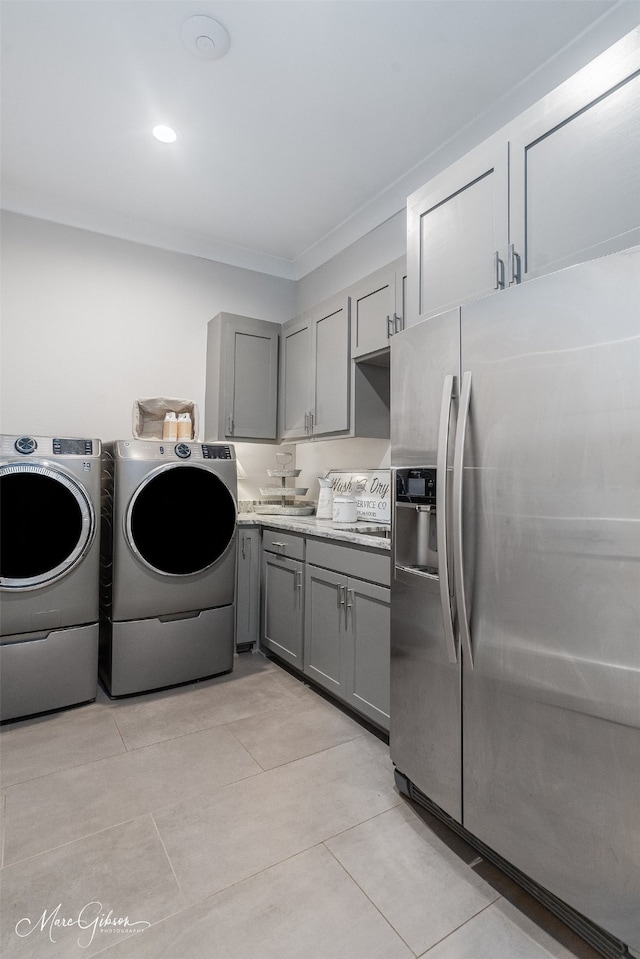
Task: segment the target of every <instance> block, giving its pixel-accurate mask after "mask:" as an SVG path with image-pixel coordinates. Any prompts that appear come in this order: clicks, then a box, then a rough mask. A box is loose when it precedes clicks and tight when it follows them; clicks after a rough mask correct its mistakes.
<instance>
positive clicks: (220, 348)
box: [204, 313, 280, 441]
mask: <svg viewBox="0 0 640 959" xmlns="http://www.w3.org/2000/svg"><path fill="white" fill-rule="evenodd" d="M279 332H280V324H279V323H270V322H268V321H266V320H257V319H253V318H252V317H247V316H238V315H237V314H235V313H219V314H218V315H217V316H215V317H214V318H213V319H212V320H211V321H210V322H209V326H208V330H207V380H206V393H205V424H204V425H205V438H206V439H212V440H213V439H230V440H233V439H236V440H239V439H242V440H261V441H265V440H276V439H277V435H278V432H277V427H278V338H279Z"/></svg>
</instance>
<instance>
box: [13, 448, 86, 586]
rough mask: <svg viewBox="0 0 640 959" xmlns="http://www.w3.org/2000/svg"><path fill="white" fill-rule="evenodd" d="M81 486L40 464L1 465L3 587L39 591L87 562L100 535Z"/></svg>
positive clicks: (66, 475)
mask: <svg viewBox="0 0 640 959" xmlns="http://www.w3.org/2000/svg"><path fill="white" fill-rule="evenodd" d="M95 530H96V522H95V511H94V509H93V505H92V503H91V501H90V500H89V498H88V497H87V494H86V493H85V491H84V489H83V488H82V486H80V484H79V483H77V482H76V480H75V479H74V478H73V477H72V476H70V475H68V474H66V473H63V472H61V471H60V470H58V469H54V468H53V467H50V466H46V465H44V464H41V463H8V464H5V465H3V466H0V587H2V588H3V589H14V590H21V589H36V588H37V587H39V586H44V585H47V584H49V583H52V582H54V581H55V580H57V579H60V578H61V577H62V576H65V575H66V574H67V573H69V572H71V570H72V569H74V567H75V566H77V564H78V563H79V562H80V561H81V560H82V558H83V557H84V555H85V553H86V552H87V550H88V549H89V547H90V546H91V543H92V542H93V538H94V536H95Z"/></svg>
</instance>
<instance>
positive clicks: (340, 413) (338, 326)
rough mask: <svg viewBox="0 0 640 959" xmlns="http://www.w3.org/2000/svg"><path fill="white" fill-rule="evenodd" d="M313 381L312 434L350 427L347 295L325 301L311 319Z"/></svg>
mask: <svg viewBox="0 0 640 959" xmlns="http://www.w3.org/2000/svg"><path fill="white" fill-rule="evenodd" d="M312 376H313V380H314V384H315V395H314V403H313V407H312V410H311V414H312V417H313V419H312V421H311V432H312V433H339V432H344V431H345V430H348V429H349V298H348V297H340V298H339V299H338V300H335V301H332V302H331V303H330V304H327V305H326V306H325V308H324V309H323V310H322V311H321V313H320V314H319V315H318V316H315V317H314V319H313V369H312Z"/></svg>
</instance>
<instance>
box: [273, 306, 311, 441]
mask: <svg viewBox="0 0 640 959" xmlns="http://www.w3.org/2000/svg"><path fill="white" fill-rule="evenodd" d="M311 329H312V328H311V320H310V319H302V320H297V321H296V322H294V323H290V324H286V325H285V327H284V328H283V331H282V391H281V397H280V405H281V428H280V436H281V438H282V439H293V438H295V437H299V436H305V435H306V434H307V422H308V416H309V411H310V409H311V403H312V381H311V376H310V371H311V348H312V342H311Z"/></svg>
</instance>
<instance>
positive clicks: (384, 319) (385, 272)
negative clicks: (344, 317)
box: [349, 257, 406, 359]
mask: <svg viewBox="0 0 640 959" xmlns="http://www.w3.org/2000/svg"><path fill="white" fill-rule="evenodd" d="M405 281H406V261H405V258H404V257H402V258H401V259H400V260H395V261H394V262H393V263H391V264H389V266H386V267H384V268H383V269H381V270H376V272H375V273H372V274H371V275H370V276H368V277H367V278H366V279H364V280H362V282H361V283H358V284H357V285H356V286H354V287H352V288H350V289H349V295H350V297H351V356H352V358H354V359H357V358H358V357H361V356H367V355H369V354H371V353H378V352H380V350H384V349H386V347H388V346H389V341H390V339H391V337H392V336H393V335H394V333H398V332H399V331H400V330H401V329H402V328H403V323H404V314H405V296H404V293H405Z"/></svg>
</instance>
